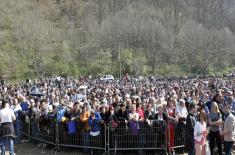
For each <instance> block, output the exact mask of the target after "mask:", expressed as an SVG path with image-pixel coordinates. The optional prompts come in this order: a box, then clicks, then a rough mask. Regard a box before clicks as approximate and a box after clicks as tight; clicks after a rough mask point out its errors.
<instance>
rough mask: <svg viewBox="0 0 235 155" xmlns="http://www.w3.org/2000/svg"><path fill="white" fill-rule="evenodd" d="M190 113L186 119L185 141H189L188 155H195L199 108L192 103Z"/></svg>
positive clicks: (187, 143)
mask: <svg viewBox="0 0 235 155" xmlns="http://www.w3.org/2000/svg"><path fill="white" fill-rule="evenodd" d="M189 109H190V111H189V113H188V115H187V118H186V131H185V139H186V140H187V142H186V146H187V148H188V151H189V152H188V155H194V154H195V143H194V128H195V124H196V115H197V107H196V104H195V103H191V104H190V107H189Z"/></svg>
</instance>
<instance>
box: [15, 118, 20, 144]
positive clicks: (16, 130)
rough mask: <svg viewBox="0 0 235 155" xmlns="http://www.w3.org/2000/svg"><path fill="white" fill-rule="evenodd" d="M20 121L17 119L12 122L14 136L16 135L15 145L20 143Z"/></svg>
mask: <svg viewBox="0 0 235 155" xmlns="http://www.w3.org/2000/svg"><path fill="white" fill-rule="evenodd" d="M21 126H22V125H21V121H20V120H19V119H17V120H16V121H15V122H14V129H15V134H16V138H15V143H19V142H20V141H21V133H20V130H21Z"/></svg>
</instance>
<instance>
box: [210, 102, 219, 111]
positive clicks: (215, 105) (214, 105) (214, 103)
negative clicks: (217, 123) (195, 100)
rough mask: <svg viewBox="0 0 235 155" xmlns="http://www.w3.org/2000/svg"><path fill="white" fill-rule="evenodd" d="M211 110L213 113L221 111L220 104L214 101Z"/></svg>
mask: <svg viewBox="0 0 235 155" xmlns="http://www.w3.org/2000/svg"><path fill="white" fill-rule="evenodd" d="M214 108H216V110H215V112H214ZM211 112H212V113H220V111H219V106H218V104H217V103H216V102H212V103H211Z"/></svg>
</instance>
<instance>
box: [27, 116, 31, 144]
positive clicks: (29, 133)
mask: <svg viewBox="0 0 235 155" xmlns="http://www.w3.org/2000/svg"><path fill="white" fill-rule="evenodd" d="M30 130H31V119H29V126H28V139H29V141H30V139H31V131H30Z"/></svg>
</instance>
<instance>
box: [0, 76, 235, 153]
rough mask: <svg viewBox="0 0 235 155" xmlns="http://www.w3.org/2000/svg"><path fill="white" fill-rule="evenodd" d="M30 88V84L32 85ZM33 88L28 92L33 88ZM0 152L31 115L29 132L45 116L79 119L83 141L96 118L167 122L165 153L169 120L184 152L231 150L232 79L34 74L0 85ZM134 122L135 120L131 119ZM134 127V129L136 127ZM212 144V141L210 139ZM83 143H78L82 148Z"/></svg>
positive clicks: (234, 128)
mask: <svg viewBox="0 0 235 155" xmlns="http://www.w3.org/2000/svg"><path fill="white" fill-rule="evenodd" d="M32 88H34V90H32ZM33 91H34V92H33ZM0 98H1V102H0V106H1V111H0V123H1V132H0V134H1V148H2V151H1V154H2V155H4V154H5V146H6V143H9V144H10V153H11V155H14V142H15V143H20V141H21V134H20V129H21V127H22V120H26V119H29V120H31V125H34V123H35V128H32V129H31V130H32V131H31V133H32V134H33V133H35V132H37V130H38V129H37V128H36V122H39V127H40V129H43V130H45V131H46V132H48V133H49V132H50V127H49V126H50V124H49V123H48V119H50V118H56V120H57V121H58V122H62V123H65V124H66V123H68V122H69V121H78V122H80V123H82V124H83V126H82V131H83V132H84V133H86V134H84V135H83V137H82V138H83V139H84V141H83V142H84V145H88V144H86V143H87V141H86V140H87V139H88V136H89V135H92V136H98V135H100V134H102V132H103V131H102V130H104V129H103V128H102V126H100V125H99V124H109V123H111V124H112V127H113V128H117V127H118V126H119V125H120V122H123V123H124V124H128V122H144V123H146V124H148V125H150V124H151V121H154V120H164V121H165V122H167V130H168V132H169V133H170V134H169V135H171V136H169V148H170V149H169V150H168V151H169V153H172V152H174V149H173V148H174V144H175V143H174V137H175V136H174V134H176V133H175V129H174V128H175V124H177V126H183V128H182V129H185V131H184V134H185V138H186V139H187V143H186V148H187V149H188V154H189V155H195V154H196V155H204V154H206V152H207V151H208V149H207V147H206V146H207V143H209V151H210V153H211V154H212V155H213V154H214V152H215V146H216V148H217V149H216V154H219V155H222V154H223V153H225V155H231V154H232V148H233V144H234V141H235V116H234V114H235V79H234V77H233V76H229V77H228V76H226V77H203V78H202V77H197V78H194V77H177V78H166V77H164V78H159V79H154V78H152V77H150V78H144V79H138V78H134V77H130V76H124V77H123V78H122V79H120V80H114V81H100V80H99V79H91V77H87V78H86V77H80V78H72V77H67V78H62V77H53V78H45V79H38V80H34V81H32V82H29V81H27V82H23V83H19V84H9V85H7V84H4V85H2V86H1V87H0ZM131 124H132V125H133V126H135V123H131ZM133 128H136V129H134V130H133V131H135V130H139V127H138V125H137V127H133ZM215 144H216V145H215ZM88 151H89V149H86V148H85V149H84V152H85V153H88Z"/></svg>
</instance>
